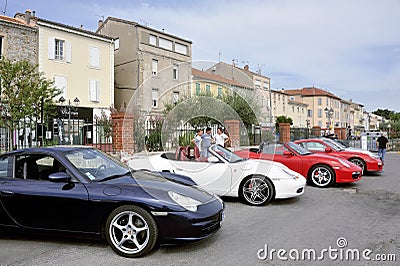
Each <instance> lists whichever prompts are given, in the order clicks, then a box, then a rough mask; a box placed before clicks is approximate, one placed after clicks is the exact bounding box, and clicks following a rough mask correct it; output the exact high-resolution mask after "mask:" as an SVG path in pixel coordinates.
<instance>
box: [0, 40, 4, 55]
mask: <svg viewBox="0 0 400 266" xmlns="http://www.w3.org/2000/svg"><path fill="white" fill-rule="evenodd" d="M3 40H4V36H0V59H1V58H2V57H3V54H4V52H3V46H4V44H3Z"/></svg>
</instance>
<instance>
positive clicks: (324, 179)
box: [308, 165, 335, 187]
mask: <svg viewBox="0 0 400 266" xmlns="http://www.w3.org/2000/svg"><path fill="white" fill-rule="evenodd" d="M308 179H309V181H310V182H311V184H313V185H314V186H317V187H329V186H330V185H332V184H333V183H334V182H335V176H334V173H333V170H332V169H331V168H330V167H329V166H326V165H316V166H313V167H312V168H311V170H310V172H309V177H308Z"/></svg>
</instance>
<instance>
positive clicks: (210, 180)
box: [172, 157, 232, 195]
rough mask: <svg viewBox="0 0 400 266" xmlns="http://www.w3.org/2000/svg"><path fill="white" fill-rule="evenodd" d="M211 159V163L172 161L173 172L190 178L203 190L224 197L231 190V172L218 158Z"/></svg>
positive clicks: (227, 165)
mask: <svg viewBox="0 0 400 266" xmlns="http://www.w3.org/2000/svg"><path fill="white" fill-rule="evenodd" d="M212 158H214V159H212V162H199V161H173V162H172V164H173V170H174V172H175V173H177V174H181V175H186V176H189V177H191V178H192V179H193V180H194V181H195V182H196V183H197V184H199V185H200V186H201V187H203V188H204V189H205V190H208V191H211V192H214V193H216V194H217V195H224V194H225V193H226V192H228V191H230V190H231V186H232V170H231V167H230V166H229V164H228V163H226V162H224V161H222V160H221V159H220V158H217V157H212Z"/></svg>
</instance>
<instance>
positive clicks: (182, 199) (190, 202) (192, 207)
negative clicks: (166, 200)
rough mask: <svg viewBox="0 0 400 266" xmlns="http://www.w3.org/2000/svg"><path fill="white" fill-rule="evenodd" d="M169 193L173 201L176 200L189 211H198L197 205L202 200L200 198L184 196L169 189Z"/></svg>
mask: <svg viewBox="0 0 400 266" xmlns="http://www.w3.org/2000/svg"><path fill="white" fill-rule="evenodd" d="M168 195H169V196H170V197H171V199H172V200H173V201H175V202H176V203H178V205H180V206H182V207H183V208H185V209H186V210H188V211H192V212H195V211H197V206H199V205H200V204H201V202H200V201H198V200H195V199H192V198H190V197H186V196H183V195H181V194H178V193H176V192H173V191H168Z"/></svg>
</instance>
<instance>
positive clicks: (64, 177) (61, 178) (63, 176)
mask: <svg viewBox="0 0 400 266" xmlns="http://www.w3.org/2000/svg"><path fill="white" fill-rule="evenodd" d="M49 180H50V181H51V182H69V181H70V180H71V176H70V175H69V174H67V173H66V172H57V173H53V174H51V175H49Z"/></svg>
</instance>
